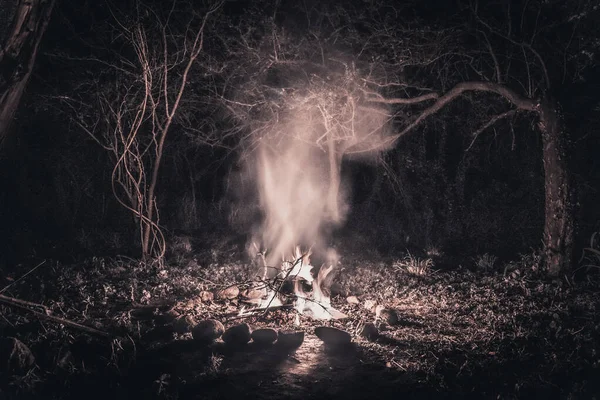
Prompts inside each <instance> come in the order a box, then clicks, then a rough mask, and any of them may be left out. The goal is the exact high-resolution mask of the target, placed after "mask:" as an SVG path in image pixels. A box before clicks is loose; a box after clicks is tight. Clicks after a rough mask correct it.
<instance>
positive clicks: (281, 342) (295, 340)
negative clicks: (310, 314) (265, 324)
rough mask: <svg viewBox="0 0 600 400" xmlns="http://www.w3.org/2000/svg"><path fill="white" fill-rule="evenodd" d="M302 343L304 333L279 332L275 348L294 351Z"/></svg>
mask: <svg viewBox="0 0 600 400" xmlns="http://www.w3.org/2000/svg"><path fill="white" fill-rule="evenodd" d="M303 342H304V332H303V331H297V332H282V331H279V335H278V338H277V347H279V348H280V349H284V350H286V351H289V352H291V351H294V350H296V349H297V348H299V347H300V346H301V345H302V343H303Z"/></svg>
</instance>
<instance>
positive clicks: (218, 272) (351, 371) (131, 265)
mask: <svg viewBox="0 0 600 400" xmlns="http://www.w3.org/2000/svg"><path fill="white" fill-rule="evenodd" d="M365 248H366V247H365V246H363V245H361V244H360V243H347V244H346V245H345V246H344V244H340V245H339V248H338V252H339V253H340V254H342V258H341V260H340V263H339V265H338V266H337V268H336V270H335V274H334V276H333V277H332V280H331V294H332V303H333V306H335V307H336V308H337V309H339V310H340V311H342V312H344V313H345V314H347V315H348V318H346V319H343V320H334V321H316V320H313V319H311V318H310V317H308V316H297V315H296V313H295V311H294V310H292V309H286V308H282V309H277V310H272V311H270V312H268V313H266V314H264V313H257V314H255V315H252V316H246V317H243V318H240V317H239V316H238V313H239V311H240V309H241V307H242V306H243V305H244V303H243V295H242V294H240V295H238V296H235V297H234V298H230V299H221V298H219V297H216V298H213V299H210V298H209V297H210V296H207V293H213V292H215V291H216V290H218V289H222V288H227V287H230V286H231V285H235V286H236V287H238V288H239V289H240V290H241V292H242V293H243V290H244V289H245V288H246V287H247V286H248V285H249V284H250V283H251V282H252V280H253V277H254V274H255V272H256V269H255V266H254V265H253V264H252V262H251V260H249V259H248V257H247V256H246V254H245V252H244V250H243V247H242V246H240V245H239V243H235V242H231V241H227V240H212V241H209V240H207V239H205V238H203V239H199V238H189V237H188V238H181V239H180V246H179V251H177V252H174V253H173V254H172V255H171V258H170V260H169V261H168V262H167V264H166V265H145V264H142V263H140V262H137V261H136V260H131V259H126V258H116V259H108V258H92V259H87V260H84V261H82V262H79V263H76V264H60V263H58V262H55V261H51V260H47V261H46V262H45V263H44V264H43V265H42V266H40V267H38V268H37V269H36V270H35V271H33V272H32V273H31V274H29V275H28V276H26V277H24V278H23V279H20V280H19V278H20V277H22V275H23V274H24V273H25V272H27V271H28V270H30V269H31V268H32V267H33V266H35V265H38V264H39V263H37V262H33V261H32V262H31V263H30V264H31V265H28V264H25V265H22V266H21V267H19V268H18V269H15V270H14V271H3V275H2V276H1V280H0V288H3V287H4V288H6V290H5V291H4V292H3V293H2V294H3V295H5V296H9V297H11V298H18V299H21V300H26V301H28V302H32V303H37V304H42V305H44V306H45V309H44V310H45V311H44V313H46V314H48V315H52V316H56V317H59V318H65V319H69V320H71V321H74V322H76V323H78V324H81V325H84V326H88V327H92V328H95V329H97V330H99V331H101V332H106V333H108V335H109V336H108V337H101V336H98V335H94V334H89V333H86V332H83V331H82V330H80V329H77V328H73V327H68V326H65V325H62V324H58V323H55V322H53V321H50V320H48V319H45V318H43V317H40V316H39V315H37V316H36V315H34V314H33V313H31V312H30V311H28V310H27V309H23V308H19V307H14V306H8V305H6V304H2V305H0V312H1V313H2V315H1V317H0V338H2V340H4V341H5V342H6V340H8V339H7V338H17V339H18V340H19V341H20V342H22V343H23V344H25V346H26V347H27V348H28V349H30V350H31V353H32V355H33V356H34V357H35V361H34V362H32V363H29V364H27V363H26V365H25V366H24V367H23V368H17V367H15V365H14V362H13V361H14V360H13V359H12V358H11V352H10V351H8V352H7V351H6V349H4V350H2V349H0V357H1V358H0V362H1V363H3V365H2V370H1V371H0V372H2V375H1V377H0V398H6V399H27V398H44V399H80V398H101V397H102V398H106V397H109V398H113V399H126V398H134V397H135V398H157V399H220V398H222V399H230V398H254V399H274V398H291V399H296V398H298V399H300V398H302V399H306V398H329V399H337V398H340V399H367V398H378V399H387V398H390V399H391V398H394V399H396V398H477V399H482V398H490V399H491V398H494V399H498V398H502V399H517V398H524V399H529V398H572V399H593V398H599V397H600V380H599V379H598V377H600V353H599V347H600V307H599V303H600V296H599V294H600V280H599V279H598V276H597V275H593V274H592V273H589V274H583V275H581V276H580V277H579V278H578V279H570V278H569V279H560V280H556V281H547V280H544V279H543V274H542V272H543V271H539V270H538V268H537V257H536V255H535V254H529V255H523V256H522V257H521V258H520V259H518V260H515V261H512V262H500V261H497V260H495V259H493V258H492V259H486V258H485V257H483V259H485V260H483V261H486V262H483V261H482V258H479V259H473V260H459V261H457V260H453V261H449V260H448V259H446V258H445V257H444V256H443V255H441V254H435V255H432V256H431V257H430V258H427V255H423V258H422V259H417V258H416V257H414V256H411V257H405V256H403V255H396V256H385V255H384V256H382V255H380V254H377V253H376V252H367V251H365ZM426 259H430V260H431V261H430V262H428V263H426V262H425V261H424V260H426ZM441 266H443V267H441ZM421 267H422V268H421ZM349 296H354V297H356V299H352V300H350V299H348V297H349ZM349 300H350V301H349ZM376 305H381V306H382V307H385V309H387V310H394V312H395V315H396V316H397V318H395V319H392V320H390V319H387V320H386V317H385V316H382V315H383V314H379V316H378V315H377V314H376V313H375V312H374V311H373V309H374V307H375V306H376ZM26 308H27V307H26ZM29 308H30V309H31V307H29ZM38 311H39V310H38ZM207 318H214V319H217V320H219V321H221V322H222V323H223V324H224V325H225V327H226V328H227V327H229V326H232V325H235V324H239V323H248V324H249V325H250V326H251V327H252V328H253V329H257V328H264V327H271V328H274V329H276V330H279V331H303V332H304V335H305V337H304V341H303V343H302V345H301V346H300V347H299V348H298V349H296V350H295V351H288V350H282V349H281V348H279V347H277V346H273V347H257V346H255V345H254V344H253V343H250V344H248V345H246V346H242V347H240V348H230V347H228V346H226V345H224V344H223V343H222V341H220V340H218V341H217V342H216V343H214V344H212V345H211V346H206V345H203V344H200V343H198V342H197V341H195V340H194V339H193V338H192V335H191V334H190V333H189V328H191V327H192V326H194V324H196V323H197V322H199V321H202V320H204V319H207ZM368 322H373V323H375V325H376V326H377V327H378V328H379V332H380V336H379V338H378V339H377V340H374V341H369V340H367V339H365V338H363V337H362V336H361V335H360V331H361V329H362V327H363V325H364V324H365V323H368ZM318 326H333V327H336V328H339V329H342V330H344V331H346V332H348V333H350V334H351V335H352V343H351V344H350V345H347V346H342V347H341V348H331V347H327V346H325V345H324V344H323V342H322V341H321V340H320V339H319V338H317V337H316V336H315V334H314V329H315V327H318ZM182 327H183V329H182ZM11 340H12V339H11ZM11 360H12V361H11Z"/></svg>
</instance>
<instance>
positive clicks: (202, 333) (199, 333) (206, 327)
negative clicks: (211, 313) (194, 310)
mask: <svg viewBox="0 0 600 400" xmlns="http://www.w3.org/2000/svg"><path fill="white" fill-rule="evenodd" d="M224 332H225V327H224V326H223V324H222V323H220V322H219V321H217V320H216V319H207V320H204V321H202V322H200V323H199V324H198V325H196V326H195V327H193V328H192V337H193V338H194V340H197V341H198V342H201V343H208V344H210V343H212V342H213V341H215V340H216V339H218V338H219V337H221V335H223V333H224Z"/></svg>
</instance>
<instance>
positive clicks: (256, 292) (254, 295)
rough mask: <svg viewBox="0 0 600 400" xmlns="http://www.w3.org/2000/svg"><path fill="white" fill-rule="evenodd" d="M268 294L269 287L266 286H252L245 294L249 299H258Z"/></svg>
mask: <svg viewBox="0 0 600 400" xmlns="http://www.w3.org/2000/svg"><path fill="white" fill-rule="evenodd" d="M266 295H267V289H265V288H260V289H259V288H250V289H248V290H245V291H244V293H243V296H244V297H245V298H246V299H248V300H258V299H262V298H263V297H264V296H266Z"/></svg>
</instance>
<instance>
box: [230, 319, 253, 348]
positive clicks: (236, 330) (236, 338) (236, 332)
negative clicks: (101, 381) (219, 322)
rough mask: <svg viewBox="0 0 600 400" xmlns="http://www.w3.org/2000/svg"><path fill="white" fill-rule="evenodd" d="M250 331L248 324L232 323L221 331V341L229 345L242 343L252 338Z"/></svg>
mask: <svg viewBox="0 0 600 400" xmlns="http://www.w3.org/2000/svg"><path fill="white" fill-rule="evenodd" d="M251 333H252V330H251V329H250V325H248V324H239V325H234V326H232V327H230V328H228V329H227V330H226V331H225V333H223V341H224V342H225V344H228V345H231V346H240V345H244V344H246V343H248V342H249V341H250V339H251V338H252V336H251Z"/></svg>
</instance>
